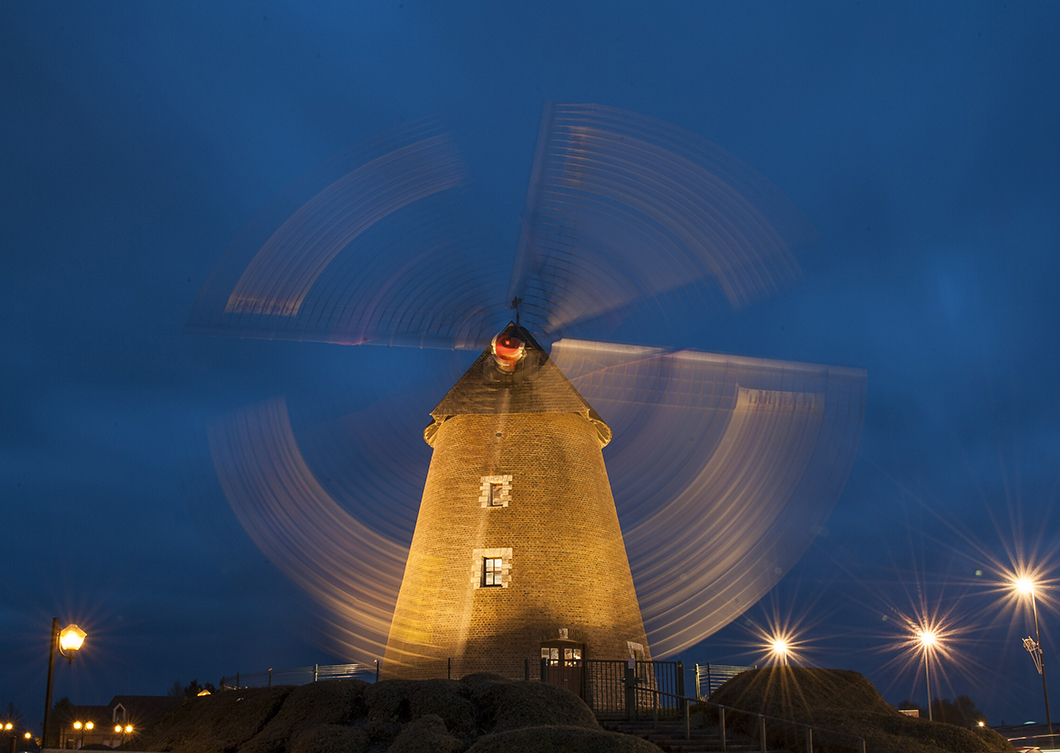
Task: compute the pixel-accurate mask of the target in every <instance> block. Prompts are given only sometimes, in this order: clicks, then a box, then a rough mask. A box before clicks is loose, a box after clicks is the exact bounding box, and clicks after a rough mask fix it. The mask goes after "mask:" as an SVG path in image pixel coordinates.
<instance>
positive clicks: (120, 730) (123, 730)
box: [114, 724, 133, 745]
mask: <svg viewBox="0 0 1060 753" xmlns="http://www.w3.org/2000/svg"><path fill="white" fill-rule="evenodd" d="M114 731H115V732H116V733H117V734H119V735H121V744H122V745H125V736H126V735H131V734H132V731H133V726H132V725H131V724H126V725H125V726H124V727H123V726H121V725H120V724H115V725H114Z"/></svg>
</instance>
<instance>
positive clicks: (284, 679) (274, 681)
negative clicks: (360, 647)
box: [220, 661, 379, 690]
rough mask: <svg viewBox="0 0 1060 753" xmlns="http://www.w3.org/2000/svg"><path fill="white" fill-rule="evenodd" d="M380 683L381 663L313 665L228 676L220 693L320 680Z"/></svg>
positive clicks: (224, 678) (222, 681)
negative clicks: (376, 681)
mask: <svg viewBox="0 0 1060 753" xmlns="http://www.w3.org/2000/svg"><path fill="white" fill-rule="evenodd" d="M350 678H356V679H358V680H373V681H374V680H378V679H379V662H378V661H376V662H375V663H374V664H314V665H313V666H312V667H295V668H294V669H278V670H275V671H274V670H272V669H270V670H268V671H267V672H248V673H245V674H241V673H239V672H236V673H235V674H234V675H225V676H224V677H222V678H221V687H220V689H221V690H235V689H237V688H271V687H272V686H273V685H306V684H308V683H311V682H319V681H321V680H346V679H350Z"/></svg>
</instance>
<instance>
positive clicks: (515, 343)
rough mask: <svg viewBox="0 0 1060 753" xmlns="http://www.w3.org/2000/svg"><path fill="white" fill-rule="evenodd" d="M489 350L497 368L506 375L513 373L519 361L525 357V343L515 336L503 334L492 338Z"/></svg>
mask: <svg viewBox="0 0 1060 753" xmlns="http://www.w3.org/2000/svg"><path fill="white" fill-rule="evenodd" d="M490 348H491V350H492V351H493V360H494V361H495V362H496V364H497V367H498V368H499V369H500V370H501V371H503V372H505V373H508V374H510V373H512V372H513V371H515V367H516V366H517V365H518V364H519V361H521V360H523V356H524V355H526V343H524V342H523V341H522V340H520V339H519V338H518V337H516V336H515V335H512V334H509V333H504V332H502V333H501V334H499V335H497V336H496V337H494V338H493V342H492V343H491V344H490Z"/></svg>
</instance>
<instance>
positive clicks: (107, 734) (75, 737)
mask: <svg viewBox="0 0 1060 753" xmlns="http://www.w3.org/2000/svg"><path fill="white" fill-rule="evenodd" d="M181 700H182V699H181V698H175V697H173V696H157V695H116V696H114V698H112V699H111V701H110V703H108V704H107V705H105V706H74V707H73V709H72V711H71V712H70V714H69V715H67V714H63V715H62V716H61V717H60V718H59V719H57V721H58V723H59V732H60V735H59V747H60V748H66V749H70V750H77V749H81V748H87V747H90V746H94V747H99V746H104V747H107V748H116V747H118V746H119V745H121V744H122V743H124V742H126V741H127V740H128V739H129V738H130V737H131V736H133V735H135V734H136V733H137V732H139V731H140V730H142V729H144V728H145V727H147V726H148V725H150V724H151V723H152V722H153V721H154V720H155V719H157V718H158V717H160V716H161V715H162V714H164V713H165V712H167V711H169V709H171V708H173V707H174V706H176V705H177V704H178V703H180V701H181Z"/></svg>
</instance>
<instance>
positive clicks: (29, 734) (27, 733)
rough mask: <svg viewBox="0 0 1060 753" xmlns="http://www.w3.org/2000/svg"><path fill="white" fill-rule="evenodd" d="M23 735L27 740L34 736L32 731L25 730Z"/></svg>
mask: <svg viewBox="0 0 1060 753" xmlns="http://www.w3.org/2000/svg"><path fill="white" fill-rule="evenodd" d="M22 736H23V737H24V738H26V739H27V740H29V739H30V738H32V737H33V733H32V732H25V733H23V734H22Z"/></svg>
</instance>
